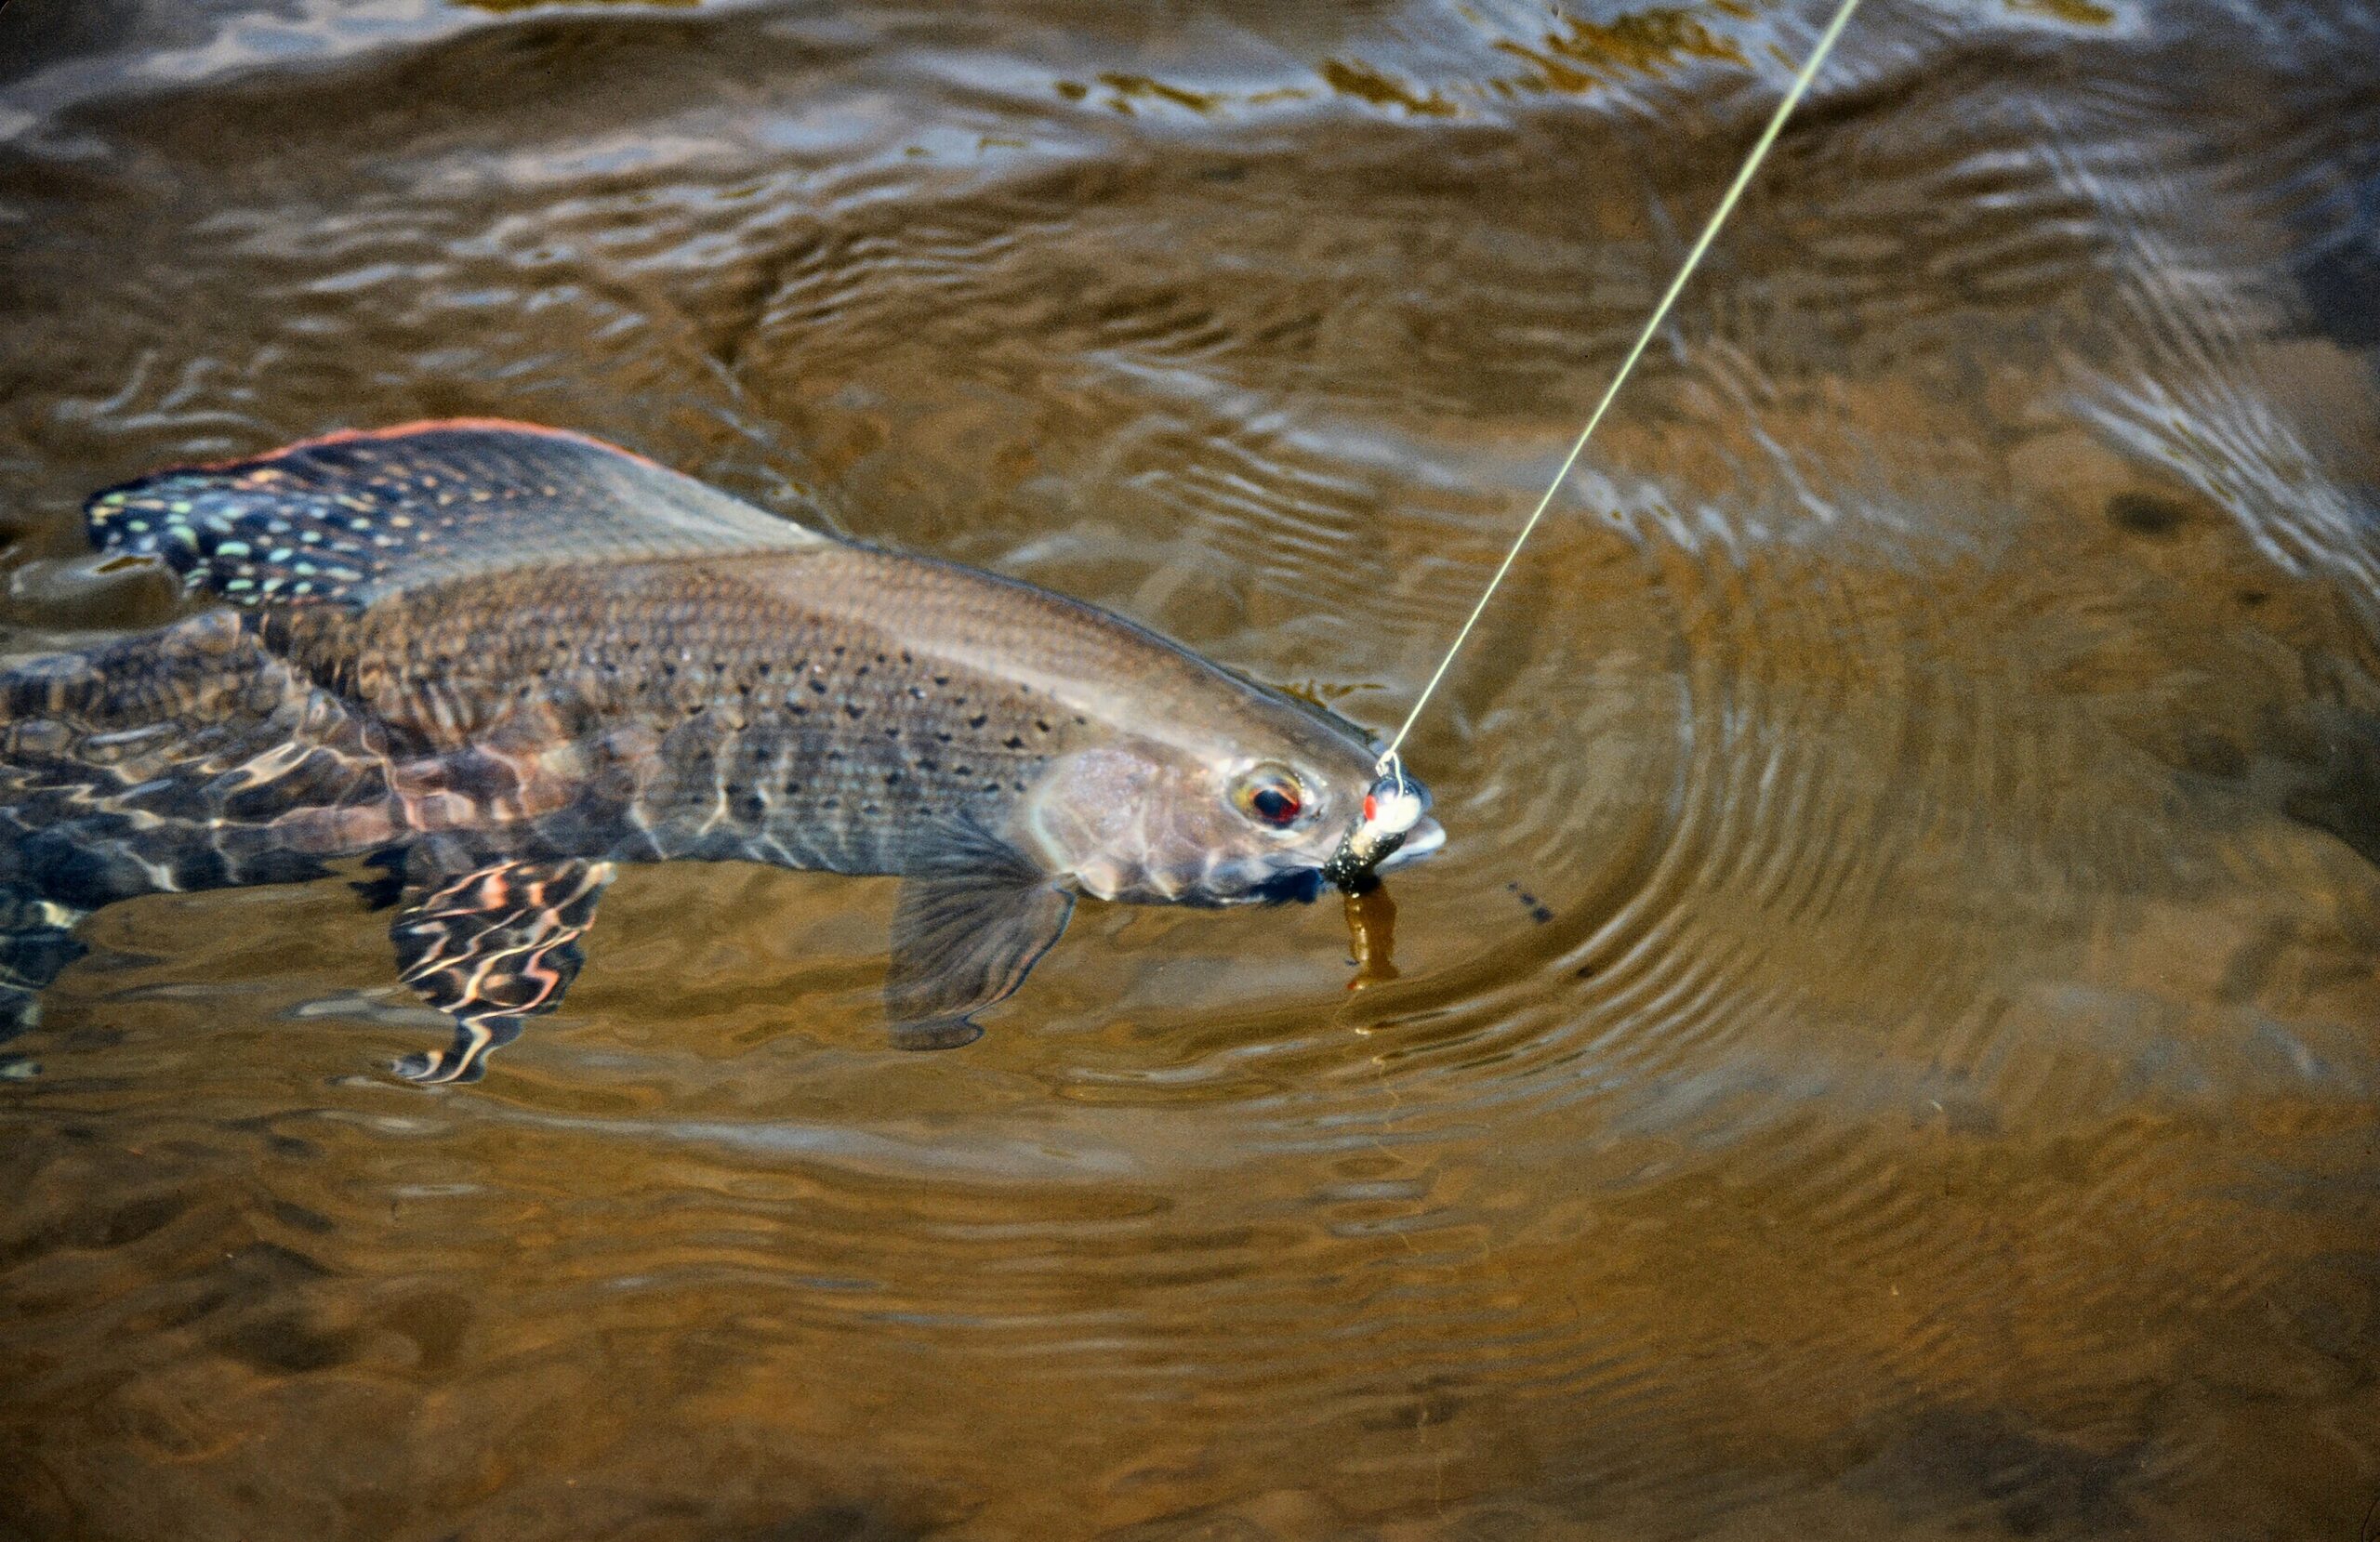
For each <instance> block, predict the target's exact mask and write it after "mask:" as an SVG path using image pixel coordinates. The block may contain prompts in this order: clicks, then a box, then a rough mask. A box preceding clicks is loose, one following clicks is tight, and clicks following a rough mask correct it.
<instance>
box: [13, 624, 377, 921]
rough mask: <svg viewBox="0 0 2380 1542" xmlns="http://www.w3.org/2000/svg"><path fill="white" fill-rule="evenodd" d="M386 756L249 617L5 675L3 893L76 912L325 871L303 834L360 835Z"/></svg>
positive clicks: (186, 627) (364, 840)
mask: <svg viewBox="0 0 2380 1542" xmlns="http://www.w3.org/2000/svg"><path fill="white" fill-rule="evenodd" d="M387 767H388V761H387V758H386V756H385V754H383V753H382V751H381V750H380V748H379V746H378V745H377V741H376V739H375V736H374V734H373V733H372V732H371V731H370V730H369V729H368V728H367V727H366V726H365V725H364V724H363V723H362V722H361V721H359V720H358V719H357V718H355V717H354V716H353V715H352V714H351V713H350V711H349V710H348V709H347V707H346V706H345V705H344V704H343V703H341V702H340V701H339V700H338V698H337V697H336V696H334V695H332V694H331V693H329V692H326V691H324V690H323V689H322V688H321V687H320V686H318V685H316V684H315V683H314V682H313V681H312V680H311V679H308V678H307V677H306V676H305V675H303V674H302V673H301V672H299V671H298V670H297V669H296V668H295V667H294V666H291V665H290V664H289V663H288V662H287V661H285V660H284V659H281V658H279V657H276V656H275V655H273V654H272V653H271V652H269V651H268V650H267V649H266V648H265V647H264V646H263V644H262V643H261V642H260V641H259V640H258V639H257V638H256V637H255V636H254V635H253V633H252V631H251V629H250V628H249V627H248V626H245V625H244V624H243V623H242V622H241V621H240V619H239V618H238V617H236V616H233V615H231V614H229V613H224V612H220V611H217V612H211V613H207V614H205V615H200V616H195V617H192V619H190V620H188V621H185V622H181V623H179V624H177V625H175V626H168V627H165V628H164V629H163V630H160V631H157V632H152V633H148V634H145V635H143V636H139V637H134V638H127V639H122V640H120V641H117V642H112V643H109V644H106V645H104V646H101V647H99V648H95V649H91V650H89V651H87V652H78V653H64V654H57V655H53V656H51V657H47V658H41V659H34V660H31V661H29V662H27V663H25V664H22V665H20V666H17V667H15V668H13V669H9V670H7V671H6V672H5V673H0V891H7V892H16V893H20V894H23V895H30V896H35V897H37V898H38V899H40V900H43V901H48V902H55V903H59V904H62V905H65V906H69V907H71V908H73V909H76V910H80V911H89V910H95V909H97V908H99V906H100V905H103V904H108V903H112V902H114V901H117V900H122V899H129V898H131V897H133V896H135V895H139V894H149V893H156V892H160V891H170V890H195V889H213V888H219V887H222V886H224V885H227V884H234V883H279V882H290V881H295V880H298V879H301V878H308V877H313V876H319V875H320V874H321V872H322V871H323V868H322V864H321V861H320V857H321V856H323V855H333V854H339V852H338V851H337V850H333V849H332V848H333V847H334V846H336V843H335V842H333V843H329V844H327V845H326V844H325V842H324V839H322V838H321V837H322V835H323V831H324V826H323V825H321V824H313V825H311V826H308V827H307V828H306V829H304V830H303V831H301V830H300V828H299V824H298V822H299V821H300V820H302V819H304V818H306V817H307V816H311V815H317V814H322V815H327V814H331V813H335V812H338V811H355V812H358V813H361V814H362V815H364V816H365V817H364V818H361V819H358V820H356V821H354V822H353V823H354V824H356V827H357V830H358V840H357V843H358V844H359V845H374V844H380V841H378V840H377V839H374V838H372V835H373V832H371V831H370V830H367V829H365V828H364V826H365V825H367V824H369V823H370V816H371V815H373V814H376V813H377V812H379V811H381V810H384V809H385V808H386V807H387V804H388V798H389V788H388V776H387Z"/></svg>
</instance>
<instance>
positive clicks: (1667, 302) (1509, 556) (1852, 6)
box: [1373, 0, 1859, 812]
mask: <svg viewBox="0 0 2380 1542" xmlns="http://www.w3.org/2000/svg"><path fill="white" fill-rule="evenodd" d="M1858 8H1859V0H1843V3H1842V4H1841V5H1839V6H1837V7H1835V11H1834V20H1831V21H1830V22H1828V23H1827V26H1826V31H1825V32H1823V33H1819V34H1818V46H1817V47H1815V48H1813V49H1811V50H1810V57H1809V59H1808V61H1807V62H1805V64H1804V65H1803V66H1802V72H1801V73H1800V74H1798V75H1796V76H1794V77H1793V85H1792V88H1791V89H1789V90H1788V91H1787V92H1786V93H1785V97H1784V99H1783V100H1781V101H1779V102H1778V104H1777V111H1776V112H1773V113H1771V114H1770V115H1769V119H1768V126H1767V127H1766V128H1765V129H1763V130H1761V135H1760V138H1759V139H1758V140H1757V141H1756V142H1755V143H1754V144H1753V145H1752V153H1751V154H1749V155H1747V156H1745V157H1744V164H1743V168H1742V169H1741V170H1739V171H1738V172H1737V173H1736V179H1735V181H1734V182H1732V183H1730V184H1729V185H1728V187H1727V191H1726V196H1725V197H1723V198H1721V199H1720V200H1719V206H1718V207H1717V208H1715V209H1713V210H1712V212H1711V219H1710V222H1709V223H1708V224H1705V225H1704V226H1703V227H1702V234H1701V235H1700V236H1699V237H1697V238H1696V240H1695V243H1694V247H1693V249H1692V250H1691V251H1689V252H1687V253H1686V261H1685V262H1684V263H1682V264H1680V265H1679V267H1678V270H1677V276H1676V277H1675V278H1673V279H1672V280H1670V287H1669V292H1668V293H1666V294H1664V295H1663V296H1662V297H1661V300H1660V303H1659V305H1656V306H1655V307H1653V313H1652V314H1651V315H1650V316H1649V317H1647V318H1646V321H1645V326H1644V330H1643V331H1641V332H1639V333H1637V334H1636V342H1635V345H1634V346H1633V347H1632V348H1631V349H1629V350H1628V356H1627V357H1626V358H1625V359H1622V360H1621V361H1620V372H1619V373H1618V374H1617V375H1614V376H1612V377H1611V384H1610V385H1608V386H1607V387H1605V388H1604V393H1603V400H1602V401H1600V402H1596V403H1595V410H1594V411H1593V413H1591V414H1589V415H1588V416H1587V426H1586V427H1585V428H1581V429H1580V430H1579V437H1578V438H1577V439H1575V440H1573V441H1572V442H1571V443H1570V453H1569V454H1568V455H1565V456H1563V457H1562V468H1561V469H1560V470H1558V471H1556V472H1554V480H1553V481H1551V482H1550V483H1548V484H1547V485H1546V489H1545V495H1544V496H1543V497H1541V498H1540V499H1538V500H1537V507H1535V508H1534V509H1532V510H1530V512H1529V517H1528V521H1527V523H1525V524H1523V525H1522V526H1521V533H1520V534H1518V535H1516V536H1514V538H1513V545H1512V549H1510V550H1509V551H1507V552H1505V553H1504V560H1503V561H1502V562H1501V563H1499V564H1498V565H1497V568H1496V572H1495V575H1494V576H1493V577H1491V578H1489V579H1488V586H1487V587H1486V588H1484V589H1482V590H1480V591H1479V602H1478V603H1477V604H1475V605H1474V606H1472V607H1471V614H1470V615H1469V616H1467V617H1466V618H1464V620H1463V623H1462V628H1461V630H1460V631H1458V632H1456V633H1455V635H1454V641H1453V643H1452V644H1450V645H1449V646H1448V649H1447V652H1446V656H1445V657H1444V658H1442V659H1440V660H1439V661H1438V666H1437V668H1435V669H1434V670H1432V671H1431V673H1430V679H1429V683H1428V684H1426V685H1424V686H1422V687H1421V694H1420V695H1419V696H1416V697H1415V698H1413V708H1412V710H1411V711H1409V712H1408V713H1406V715H1405V722H1404V724H1403V726H1401V727H1399V728H1398V729H1397V731H1396V736H1395V738H1393V739H1391V740H1390V741H1389V742H1388V747H1387V748H1386V749H1384V750H1382V751H1381V756H1380V763H1379V764H1378V765H1377V766H1376V767H1374V768H1373V774H1375V775H1378V776H1386V775H1387V774H1388V773H1389V772H1390V771H1395V773H1396V785H1397V787H1398V788H1400V789H1402V788H1403V787H1404V785H1405V768H1404V763H1403V762H1402V761H1400V760H1398V759H1397V758H1396V752H1397V750H1398V749H1399V748H1400V747H1402V746H1403V745H1404V743H1405V736H1406V735H1407V734H1408V733H1410V732H1412V731H1413V724H1414V721H1415V720H1416V719H1417V718H1420V717H1421V709H1422V708H1423V707H1425V706H1427V705H1430V697H1431V696H1432V695H1433V694H1435V692H1436V691H1437V689H1438V682H1439V681H1441V680H1443V679H1446V676H1447V670H1448V668H1450V667H1452V666H1453V664H1454V659H1455V655H1456V654H1457V653H1460V652H1462V645H1463V644H1464V643H1466V642H1468V641H1470V640H1471V632H1472V628H1473V627H1474V626H1478V625H1479V617H1480V616H1481V615H1482V614H1483V613H1485V612H1486V611H1487V609H1488V601H1489V600H1493V599H1494V598H1496V590H1497V588H1498V587H1499V586H1501V585H1502V584H1503V582H1504V575H1505V574H1506V573H1510V572H1512V570H1513V563H1514V560H1516V559H1517V558H1518V557H1519V556H1520V554H1521V547H1525V546H1527V544H1528V538H1529V537H1530V536H1531V535H1533V534H1536V533H1537V526H1538V522H1539V521H1541V520H1543V519H1544V518H1545V511H1546V510H1547V509H1548V508H1550V507H1553V504H1554V494H1556V493H1559V492H1560V491H1561V490H1562V484H1563V482H1564V481H1567V480H1568V479H1569V475H1570V469H1571V468H1573V467H1575V466H1577V465H1578V464H1579V455H1580V453H1581V452H1583V451H1584V450H1585V449H1586V447H1587V441H1588V440H1590V439H1592V438H1593V437H1594V431H1595V428H1596V426H1597V425H1599V424H1601V423H1602V422H1603V416H1604V414H1605V412H1607V410H1608V409H1609V408H1610V406H1611V402H1612V399H1613V398H1614V397H1616V396H1618V395H1619V394H1620V387H1621V386H1624V385H1626V384H1627V383H1628V376H1629V375H1630V373H1631V372H1633V370H1634V369H1635V368H1636V361H1637V360H1639V359H1641V358H1643V357H1644V356H1645V349H1646V348H1647V347H1649V346H1650V345H1651V344H1652V341H1653V334H1654V333H1656V332H1658V331H1659V330H1660V327H1661V323H1663V322H1664V321H1667V320H1668V319H1669V313H1670V307H1671V306H1673V305H1674V304H1675V303H1677V297H1678V295H1679V293H1680V292H1681V291H1683V290H1684V289H1685V288H1686V281H1687V280H1688V279H1690V278H1692V277H1693V276H1694V270H1695V269H1696V268H1698V267H1699V266H1700V265H1701V262H1702V254H1703V253H1705V252H1707V251H1709V250H1710V249H1711V243H1712V241H1713V240H1714V239H1716V238H1717V236H1718V234H1719V228H1720V227H1721V226H1723V225H1725V224H1726V222H1727V217H1728V216H1729V215H1731V214H1733V213H1735V211H1736V201H1737V200H1738V199H1739V198H1741V197H1742V196H1743V191H1744V189H1745V188H1746V187H1748V186H1750V185H1751V183H1752V176H1753V174H1754V173H1756V172H1758V171H1759V170H1760V164H1761V163H1762V162H1763V161H1765V160H1766V159H1768V152H1769V148H1770V147H1771V146H1772V145H1774V144H1776V143H1777V136H1778V134H1779V133H1781V132H1783V130H1784V127H1785V120H1786V119H1787V118H1790V117H1792V115H1793V109H1794V108H1796V107H1798V106H1800V105H1801V101H1802V97H1803V95H1804V94H1805V92H1807V91H1808V90H1809V88H1810V82H1811V81H1812V80H1814V79H1816V78H1817V77H1818V69H1819V67H1820V66H1822V65H1824V64H1825V63H1826V56H1827V55H1828V54H1830V53H1831V52H1833V50H1834V42H1835V39H1836V38H1839V37H1841V36H1842V35H1843V29H1844V25H1845V23H1846V22H1848V21H1849V20H1851V13H1852V12H1853V11H1855V10H1858ZM1417 812H1418V811H1417Z"/></svg>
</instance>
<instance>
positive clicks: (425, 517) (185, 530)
mask: <svg viewBox="0 0 2380 1542" xmlns="http://www.w3.org/2000/svg"><path fill="white" fill-rule="evenodd" d="M84 519H85V521H86V524H87V525H88V527H89V530H90V534H91V539H92V542H93V543H94V544H95V545H97V546H99V547H101V548H102V549H105V550H108V551H113V552H121V553H124V554H126V555H127V556H151V557H156V558H158V559H161V560H164V561H165V563H166V564H167V565H168V566H170V567H171V568H173V569H174V571H176V572H177V573H180V574H181V575H182V581H183V583H184V584H185V585H186V586H188V587H190V588H191V589H192V590H193V591H198V592H205V593H207V594H211V595H213V596H215V597H216V598H218V599H221V600H228V601H230V602H231V603H233V604H239V605H258V604H266V603H276V604H277V603H299V604H303V603H310V602H311V603H321V602H325V601H330V602H344V603H347V604H351V605H356V606H363V605H368V604H370V603H372V602H373V601H374V600H377V599H380V598H382V597H383V596H386V595H389V594H392V593H396V592H398V591H400V590H403V589H407V588H412V587H416V586H419V585H422V584H427V583H433V582H436V581H437V580H440V579H443V578H453V577H459V576H463V575H466V574H471V573H490V572H496V571H501V570H505V569H509V568H516V567H528V566H539V567H545V566H551V565H554V564H557V563H570V562H585V561H602V560H633V559H637V558H653V557H674V556H687V555H701V554H713V553H716V554H731V553H734V552H738V551H754V552H757V551H775V550H784V549H786V548H787V547H801V546H807V545H810V544H813V543H815V542H818V541H823V540H825V539H826V537H825V536H822V535H819V534H815V533H814V532H812V531H810V530H807V529H805V528H803V527H802V526H800V525H798V524H795V523H794V522H792V521H789V520H782V519H779V518H777V517H776V516H774V515H772V514H767V513H763V512H762V511H761V510H760V509H758V508H755V507H752V506H751V505H749V504H747V503H741V502H738V501H737V500H736V499H734V498H731V497H729V496H728V495H727V494H724V493H720V492H717V491H715V490H713V489H711V488H708V487H706V486H704V485H703V484H702V483H701V482H698V481H694V479H693V478H692V477H686V476H681V475H680V474H679V473H677V472H675V471H672V470H670V469H669V468H667V467H665V466H660V465H656V464H655V462H653V461H650V460H647V459H645V458H644V457H643V456H641V455H632V454H630V453H629V452H628V451H626V450H622V449H620V448H618V447H617V446H615V445H611V444H606V443H604V442H602V441H601V440H596V439H588V438H587V437H585V436H584V435H581V434H575V433H569V432H565V431H563V430H562V429H559V428H537V427H535V426H533V425H530V424H525V423H504V422H496V421H492V420H482V419H457V420H454V421H449V422H443V423H417V424H408V425H406V426H404V427H403V428H383V429H378V430H376V431H373V432H370V433H343V434H333V435H331V436H330V437H328V438H325V439H316V440H309V441H307V442H304V443H301V444H293V445H291V446H289V447H288V448H287V449H285V450H276V451H274V452H273V453H272V454H271V455H260V456H258V457H257V458H255V459H253V460H241V461H232V462H229V463H226V464H224V465H219V466H201V467H191V468H183V469H179V470H171V471H160V472H158V473H156V474H155V475H153V476H148V477H143V478H141V479H140V480H139V481H132V482H126V483H125V484H124V485H122V486H120V487H112V488H109V489H107V490H105V491H103V492H101V493H99V494H95V495H94V496H93V497H92V498H91V500H90V501H89V502H88V503H87V504H86V505H85V506H84Z"/></svg>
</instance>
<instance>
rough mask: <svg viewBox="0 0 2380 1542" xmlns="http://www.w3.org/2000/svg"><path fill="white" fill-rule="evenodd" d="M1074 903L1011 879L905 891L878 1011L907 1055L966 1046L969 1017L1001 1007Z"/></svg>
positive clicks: (951, 877) (951, 878)
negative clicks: (912, 1051) (882, 1007)
mask: <svg viewBox="0 0 2380 1542" xmlns="http://www.w3.org/2000/svg"><path fill="white" fill-rule="evenodd" d="M1074 908H1075V898H1074V896H1073V895H1072V894H1069V893H1067V892H1066V891H1065V890H1062V889H1059V888H1056V887H1055V886H1053V885H1051V884H1049V883H1047V882H1041V881H1033V880H1027V879H1025V878H1023V877H1022V876H1020V875H1019V874H1017V873H1015V872H1013V871H1000V872H993V873H983V874H972V873H955V874H933V875H930V876H917V877H911V878H908V879H906V880H905V881H904V882H903V883H902V885H901V899H900V903H899V905H898V906H897V908H896V909H895V910H894V912H893V969H892V972H891V973H890V974H889V975H888V976H886V978H885V982H884V1005H885V1009H886V1012H887V1013H888V1015H889V1016H890V1017H891V1019H892V1022H893V1042H894V1043H895V1044H897V1045H899V1046H900V1047H901V1048H905V1049H946V1048H953V1047H955V1046H958V1045H961V1044H970V1043H972V1042H973V1041H974V1040H975V1039H977V1038H979V1037H981V1036H982V1035H983V1032H984V1031H983V1030H982V1029H981V1028H978V1027H977V1026H975V1024H974V1023H973V1022H972V1021H969V1017H970V1014H972V1013H974V1012H978V1011H981V1010H982V1009H983V1008H986V1007H989V1006H991V1005H992V1004H994V1003H995V1002H998V1001H1003V1000H1006V999H1007V997H1008V996H1009V995H1010V994H1011V993H1012V992H1013V991H1014V990H1015V989H1016V988H1017V987H1018V986H1019V985H1022V984H1023V983H1025V975H1026V974H1028V973H1030V972H1031V970H1032V969H1033V966H1034V964H1035V962H1036V961H1037V960H1038V959H1039V958H1040V956H1042V955H1043V954H1045V953H1047V952H1049V951H1050V945H1051V943H1053V942H1056V941H1057V940H1058V937H1059V934H1060V933H1062V932H1064V930H1065V929H1066V917H1067V916H1071V915H1073V914H1074Z"/></svg>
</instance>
